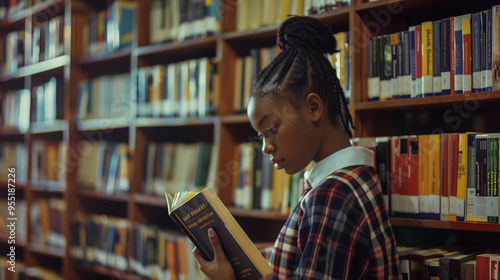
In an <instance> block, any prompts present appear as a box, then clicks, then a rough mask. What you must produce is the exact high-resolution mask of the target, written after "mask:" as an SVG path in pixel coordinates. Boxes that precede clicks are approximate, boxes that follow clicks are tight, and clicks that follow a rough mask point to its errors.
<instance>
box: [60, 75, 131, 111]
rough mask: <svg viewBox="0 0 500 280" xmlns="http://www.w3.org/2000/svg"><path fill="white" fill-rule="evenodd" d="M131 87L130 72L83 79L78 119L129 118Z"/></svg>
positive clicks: (79, 92)
mask: <svg viewBox="0 0 500 280" xmlns="http://www.w3.org/2000/svg"><path fill="white" fill-rule="evenodd" d="M129 89H130V74H129V73H125V74H119V75H105V76H100V77H96V78H93V79H89V80H83V81H81V82H80V83H79V86H78V101H77V110H76V119H77V120H88V119H106V118H114V119H119V118H124V119H126V118H129V117H130V91H129ZM58 104H60V103H58Z"/></svg>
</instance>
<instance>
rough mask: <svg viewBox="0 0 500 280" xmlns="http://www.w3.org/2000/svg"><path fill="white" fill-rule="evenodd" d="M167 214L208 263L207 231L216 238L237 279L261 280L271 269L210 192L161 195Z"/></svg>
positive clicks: (208, 189)
mask: <svg viewBox="0 0 500 280" xmlns="http://www.w3.org/2000/svg"><path fill="white" fill-rule="evenodd" d="M165 198H166V201H167V208H168V214H169V215H170V217H171V218H172V219H173V220H174V221H175V222H176V223H177V225H178V226H179V227H180V228H181V230H182V231H183V232H184V233H185V234H186V235H187V236H188V238H189V239H191V241H192V242H193V243H194V244H195V246H196V248H198V250H199V251H200V253H201V255H202V256H203V258H205V259H206V260H212V259H213V258H214V252H213V249H212V245H211V243H210V240H209V238H208V229H209V228H212V229H213V230H214V231H215V232H216V233H217V235H218V237H219V239H220V241H221V246H222V249H223V250H224V253H225V254H226V256H227V259H228V260H230V261H231V264H232V266H233V268H234V271H235V274H236V277H237V279H261V278H263V277H266V276H267V275H269V274H270V273H271V272H272V269H271V267H270V266H269V264H268V263H267V261H266V260H265V259H264V257H263V256H262V254H261V253H260V252H259V250H258V249H257V247H256V246H255V245H254V244H253V243H252V241H251V240H250V238H249V237H248V236H247V235H246V233H245V232H244V231H243V229H242V228H241V227H240V225H239V224H238V223H237V222H236V220H235V219H234V217H233V216H232V215H231V213H230V212H229V210H227V208H226V207H225V206H224V204H223V203H222V201H221V200H220V199H219V197H218V196H217V194H216V193H215V192H214V190H213V189H211V188H207V189H205V190H203V191H201V192H180V193H176V194H175V195H174V196H171V195H170V194H168V193H165Z"/></svg>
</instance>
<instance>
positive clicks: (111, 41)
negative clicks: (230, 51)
mask: <svg viewBox="0 0 500 280" xmlns="http://www.w3.org/2000/svg"><path fill="white" fill-rule="evenodd" d="M136 5H137V3H136V2H135V1H128V0H114V1H112V3H111V4H110V5H109V6H108V7H107V8H106V9H102V10H95V11H92V13H91V14H90V17H89V19H88V21H87V22H86V23H85V25H84V26H83V40H82V42H83V52H84V54H87V55H96V54H100V53H104V52H109V51H114V50H116V49H119V48H124V47H129V46H131V45H132V40H133V38H134V33H133V30H134V18H135V11H136Z"/></svg>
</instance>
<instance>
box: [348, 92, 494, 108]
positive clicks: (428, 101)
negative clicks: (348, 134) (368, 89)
mask: <svg viewBox="0 0 500 280" xmlns="http://www.w3.org/2000/svg"><path fill="white" fill-rule="evenodd" d="M477 101H478V102H485V101H488V102H499V103H500V91H490V92H480V93H472V94H456V95H444V96H433V97H425V98H411V99H394V100H387V101H371V102H370V101H365V102H359V103H356V105H355V109H356V110H357V111H385V110H406V109H412V110H418V109H423V108H429V107H444V106H449V105H451V104H456V103H464V102H477Z"/></svg>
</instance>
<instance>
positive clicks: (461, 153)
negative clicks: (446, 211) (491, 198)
mask: <svg viewBox="0 0 500 280" xmlns="http://www.w3.org/2000/svg"><path fill="white" fill-rule="evenodd" d="M458 141H459V142H458V162H457V164H458V166H457V170H458V172H457V221H460V222H463V221H465V213H466V210H465V209H466V208H465V206H466V201H467V174H468V164H467V155H468V149H467V134H466V133H460V134H459V140H458Z"/></svg>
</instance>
